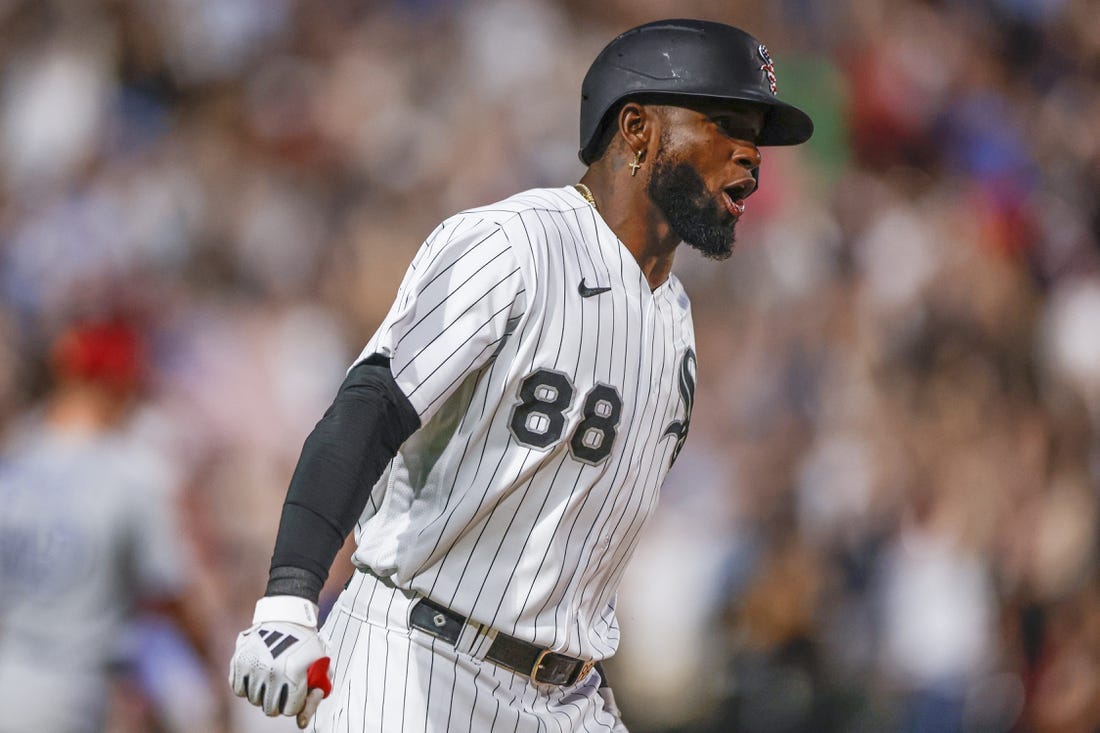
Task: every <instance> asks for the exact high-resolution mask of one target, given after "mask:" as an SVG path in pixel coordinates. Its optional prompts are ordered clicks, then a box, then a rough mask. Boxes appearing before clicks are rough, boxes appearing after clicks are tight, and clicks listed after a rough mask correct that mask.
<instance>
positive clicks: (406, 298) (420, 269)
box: [357, 215, 526, 424]
mask: <svg viewBox="0 0 1100 733" xmlns="http://www.w3.org/2000/svg"><path fill="white" fill-rule="evenodd" d="M525 293H526V288H525V286H524V278H523V273H522V272H521V270H520V266H519V263H518V261H517V258H516V256H515V253H514V252H513V250H512V244H511V243H510V242H509V240H508V237H507V235H506V234H505V232H504V231H503V230H502V228H501V227H500V225H499V224H496V223H494V222H490V221H486V220H482V219H478V218H476V217H475V216H472V215H467V216H459V217H454V218H452V219H448V220H447V221H445V222H444V223H443V224H442V225H440V226H439V227H438V228H437V229H436V230H435V231H434V232H433V233H432V235H431V236H430V237H429V238H428V240H427V241H426V242H425V243H424V245H423V246H422V247H421V248H420V251H419V252H418V254H417V256H416V258H415V259H414V260H413V262H412V264H411V265H410V267H409V270H408V272H407V273H406V275H405V279H404V280H403V281H402V283H401V287H400V289H399V290H398V292H397V298H396V299H395V301H394V304H393V306H392V307H391V309H390V312H389V314H388V315H387V316H386V319H385V320H384V321H383V322H382V325H381V326H379V328H378V331H377V332H375V334H374V336H373V337H372V338H371V340H370V341H369V342H368V343H367V345H366V347H365V348H364V349H363V353H362V354H361V355H360V357H359V360H358V361H362V360H363V359H365V358H367V357H368V356H370V355H371V354H375V353H378V354H382V355H383V356H386V357H388V358H389V360H390V370H391V371H392V372H393V377H394V380H395V381H396V382H397V385H398V387H399V388H400V389H401V391H402V392H403V393H404V394H405V396H406V397H408V399H409V402H410V403H412V405H413V408H414V409H415V410H416V412H417V414H418V415H419V416H420V422H421V424H424V423H426V422H427V421H428V420H430V419H431V417H432V416H433V415H434V414H435V412H436V410H438V409H439V407H440V405H442V404H443V403H444V402H446V399H447V397H449V396H450V395H451V394H452V393H453V392H454V391H455V389H457V387H458V386H459V385H460V384H461V383H462V381H463V380H464V379H465V377H466V375H468V374H470V373H472V372H474V371H476V370H478V369H480V368H481V367H483V366H484V365H485V364H486V363H488V362H489V360H490V359H492V358H493V356H494V355H495V354H496V353H497V352H498V351H499V349H500V347H501V346H502V342H503V341H504V339H505V338H507V336H508V334H509V333H510V331H511V329H512V328H514V327H515V324H516V323H517V322H518V321H519V319H520V318H521V317H522V315H523V310H524V307H525V300H524V295H525ZM358 361H357V363H358Z"/></svg>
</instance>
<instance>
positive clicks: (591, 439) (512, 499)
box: [229, 20, 813, 733]
mask: <svg viewBox="0 0 1100 733" xmlns="http://www.w3.org/2000/svg"><path fill="white" fill-rule="evenodd" d="M775 79H776V77H775V69H774V65H773V63H772V60H771V58H770V57H769V55H768V52H767V50H766V49H765V47H764V46H763V45H762V44H761V43H760V42H758V41H757V40H756V39H754V38H753V37H752V36H750V35H749V34H747V33H745V32H743V31H741V30H738V29H736V28H732V27H730V26H726V25H722V24H719V23H712V22H703V21H697V20H668V21H660V22H656V23H650V24H647V25H644V26H641V27H638V28H635V29H633V30H630V31H627V32H626V33H624V34H623V35H621V36H619V37H618V38H616V39H615V40H613V41H612V42H611V43H610V44H609V45H608V46H607V48H605V49H604V50H603V52H601V53H600V55H599V56H598V57H597V58H596V60H595V62H594V63H593V64H592V67H591V68H590V69H589V71H588V74H587V75H586V77H585V79H584V83H583V86H582V90H581V100H582V101H581V136H580V137H581V140H580V142H581V146H580V158H581V160H582V161H583V162H584V163H585V164H586V165H588V166H589V167H588V170H587V172H586V173H585V175H584V176H583V178H582V179H581V182H580V183H578V184H576V185H572V186H565V187H562V188H553V189H538V190H532V191H526V192H524V193H520V194H517V195H515V196H512V197H511V198H508V199H505V200H504V201H500V202H498V203H495V204H491V205H489V206H484V207H481V208H476V209H471V210H469V211H464V212H462V213H460V214H458V215H456V216H454V217H452V218H450V219H448V220H446V221H444V222H443V223H442V224H440V225H439V227H438V228H436V230H435V231H434V232H432V234H431V235H430V236H429V237H428V239H427V241H426V242H425V243H424V245H423V247H422V248H421V249H420V251H419V253H418V254H417V255H416V257H415V259H414V260H413V262H412V264H411V265H410V267H409V269H408V272H407V274H406V276H405V279H404V281H403V282H402V284H401V286H400V289H399V290H398V294H397V298H396V300H395V302H394V304H393V307H392V308H391V310H390V312H389V314H388V315H387V316H386V318H385V320H384V321H383V323H382V325H381V326H380V327H379V328H378V331H377V332H376V333H375V334H374V336H373V337H372V338H371V339H370V341H369V342H368V343H367V345H366V348H364V349H363V353H362V355H361V356H360V358H359V359H358V360H357V361H356V363H355V364H354V365H353V366H352V368H351V369H350V370H349V372H348V374H347V378H346V380H345V381H344V383H343V385H342V386H341V388H340V390H339V393H338V394H337V396H336V398H335V400H334V402H333V404H332V407H331V408H330V409H329V410H328V411H327V412H326V413H325V416H324V417H323V418H322V419H321V421H320V422H319V423H318V424H317V427H316V428H315V429H314V431H313V432H312V434H311V435H310V436H309V438H308V439H307V441H306V444H305V446H304V448H303V450H302V456H301V458H300V460H299V463H298V466H297V468H296V470H295V472H294V476H293V478H292V479H291V482H290V488H289V491H288V494H287V499H286V502H285V505H284V508H283V516H282V521H281V523H280V526H279V532H278V536H277V539H276V542H275V551H274V556H273V558H272V564H271V572H270V576H269V581H268V588H267V592H266V595H265V597H264V598H262V599H260V601H259V602H258V603H257V605H256V612H255V615H254V617H253V625H252V626H251V627H250V628H249V629H248V630H246V631H244V632H243V633H241V635H240V636H239V637H238V640H237V647H236V652H235V654H234V656H233V660H232V662H231V665H230V673H229V681H230V684H231V686H232V688H233V690H234V692H235V693H236V694H238V695H241V696H247V698H248V699H249V700H250V701H251V702H252V703H254V704H255V705H258V706H261V707H262V708H263V710H264V711H265V712H266V713H267V714H269V715H278V714H286V715H296V716H297V717H298V724H299V726H301V727H303V728H304V727H306V726H307V725H312V728H311V729H312V730H315V731H349V732H352V731H354V732H356V733H358V732H360V731H385V732H386V733H396V732H398V731H400V732H402V733H411V732H413V731H417V732H421V733H426V732H428V731H432V732H440V733H442V732H444V731H509V732H512V733H515V732H529V733H538V732H540V731H551V730H554V731H566V730H568V731H610V730H615V731H623V730H625V728H624V727H623V725H622V723H621V721H620V720H619V716H618V710H617V709H616V707H615V704H614V698H613V696H612V695H611V693H610V688H609V687H608V686H607V680H606V677H605V675H604V674H603V672H602V670H601V669H600V666H599V662H600V660H603V659H606V658H607V657H609V656H611V655H612V654H613V653H614V652H615V648H616V646H617V645H618V641H619V629H618V624H617V622H616V618H615V589H616V587H617V586H618V584H619V581H620V578H621V577H622V574H623V570H624V568H625V566H626V563H627V560H628V559H629V557H630V555H631V553H632V552H633V550H634V547H635V545H636V543H637V541H638V536H639V533H640V531H641V529H642V526H643V525H644V524H645V520H646V517H647V516H648V515H649V514H650V512H651V511H653V509H654V507H655V505H656V502H657V495H658V491H659V489H660V486H661V482H662V481H663V479H664V477H665V474H666V473H667V471H668V469H669V467H670V466H671V465H672V463H673V461H675V460H676V456H677V455H678V453H679V452H680V449H681V448H682V447H683V444H684V440H685V438H686V437H687V434H688V428H689V425H690V421H691V408H692V400H693V392H694V386H695V375H696V356H695V345H694V335H693V332H692V322H691V311H690V306H689V301H688V297H687V295H686V294H685V292H684V289H683V287H682V286H681V285H680V282H679V281H678V280H677V279H676V277H675V276H674V275H672V274H671V268H672V262H673V255H674V253H675V251H676V248H677V247H678V245H679V244H680V243H681V242H685V243H687V244H688V245H689V246H691V247H693V248H695V249H698V250H700V251H701V252H702V253H703V254H704V255H706V256H708V257H712V258H715V259H722V258H725V257H727V256H729V254H730V251H731V248H732V244H733V239H734V228H735V226H736V224H737V221H738V219H739V218H740V217H741V216H742V214H743V213H744V211H745V199H746V198H747V197H748V196H749V194H751V193H752V191H753V190H754V188H755V186H756V172H757V169H758V167H759V165H760V152H759V149H758V148H759V146H762V145H791V144H797V143H801V142H803V141H805V140H807V139H808V138H809V137H810V135H811V133H812V130H813V125H812V123H811V121H810V119H809V117H808V116H807V115H806V114H805V113H803V112H802V111H800V110H798V109H796V108H795V107H792V106H791V105H789V104H787V103H785V102H782V101H780V100H779V99H778V97H777V96H776V92H777V88H776V80H775ZM352 530H354V532H355V538H356V541H357V549H356V552H355V554H354V556H353V562H354V564H355V565H356V567H357V568H358V571H357V572H355V573H353V576H352V578H351V579H350V580H349V581H348V584H347V586H346V588H345V590H344V592H343V593H342V594H341V596H340V598H339V600H338V601H337V603H336V606H335V608H334V609H333V612H332V613H331V614H330V616H329V618H328V620H327V621H326V622H325V624H324V628H322V629H321V630H320V631H318V630H317V626H316V624H317V606H316V601H317V598H318V594H319V592H320V589H321V586H322V584H323V583H324V581H325V579H326V576H327V573H328V570H329V567H330V565H331V562H332V560H333V557H334V556H335V554H336V552H337V551H338V550H339V548H340V546H341V544H342V543H343V541H344V539H345V537H346V535H347V534H348V533H350V532H351V531H352ZM330 659H331V663H330ZM330 680H331V684H330ZM330 686H331V689H332V694H331V695H329V694H328V693H329V690H330ZM322 698H324V702H320V701H321V700H322ZM318 703H320V705H319V707H318ZM315 711H316V715H314V712H315Z"/></svg>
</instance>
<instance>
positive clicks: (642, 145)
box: [619, 102, 658, 160]
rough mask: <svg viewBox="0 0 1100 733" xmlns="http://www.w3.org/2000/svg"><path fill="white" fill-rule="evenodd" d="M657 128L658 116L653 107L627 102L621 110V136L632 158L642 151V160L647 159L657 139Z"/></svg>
mask: <svg viewBox="0 0 1100 733" xmlns="http://www.w3.org/2000/svg"><path fill="white" fill-rule="evenodd" d="M657 127H658V115H657V114H656V108H655V107H653V106H650V105H645V104H640V103H639V102H627V103H626V104H624V105H623V107H622V109H620V110H619V134H620V135H621V136H622V138H623V142H624V143H625V144H626V148H627V151H628V154H629V155H630V157H631V158H633V157H634V156H635V155H636V154H637V153H638V152H639V151H641V152H642V157H641V159H642V160H645V159H646V157H647V153H648V151H649V147H650V144H651V143H652V142H653V141H654V140H656V139H657V138H656V135H657V132H658V129H657Z"/></svg>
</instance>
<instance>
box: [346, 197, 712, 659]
mask: <svg viewBox="0 0 1100 733" xmlns="http://www.w3.org/2000/svg"><path fill="white" fill-rule="evenodd" d="M694 346H695V344H694V332H693V329H692V321H691V310H690V305H689V301H688V298H687V295H686V294H685V293H684V290H683V288H682V287H681V285H680V283H679V281H678V280H677V279H676V277H674V276H671V277H669V279H668V280H667V281H666V282H665V283H663V284H662V285H661V286H660V287H658V288H657V289H656V290H654V291H651V290H650V287H649V283H648V282H647V281H646V278H645V276H644V274H643V273H642V271H641V269H640V268H639V266H638V264H637V262H636V261H635V260H634V258H633V256H632V255H631V253H630V252H629V251H628V250H627V249H626V248H625V247H624V246H623V245H622V244H621V243H620V242H619V240H618V238H617V237H616V236H615V234H614V232H612V231H611V229H610V228H609V227H608V226H607V224H606V223H605V222H604V221H603V219H602V218H601V217H600V216H599V214H598V213H597V212H596V211H595V210H594V209H593V208H592V207H591V206H590V205H589V204H588V203H587V202H586V201H585V200H584V198H583V197H582V196H581V195H580V194H579V193H577V191H576V190H575V189H573V188H572V187H566V188H560V189H536V190H532V191H527V192H524V193H520V194H517V195H515V196H513V197H511V198H509V199H506V200H504V201H502V202H499V203H497V204H493V205H490V206H485V207H481V208H477V209H472V210H470V211H466V212H463V213H461V214H458V215H456V216H454V217H452V218H450V219H448V220H447V221H445V222H444V223H443V224H442V225H440V226H439V227H438V228H437V229H436V231H435V232H433V233H432V235H431V236H430V237H429V238H428V240H427V241H426V242H425V243H424V246H423V247H422V248H421V250H420V252H419V253H418V254H417V256H416V258H415V259H414V261H413V263H412V265H411V266H410V268H409V270H408V273H407V275H406V277H405V279H404V281H403V282H402V284H401V287H400V289H399V291H398V294H397V298H396V301H395V302H394V305H393V308H392V309H391V311H390V313H389V315H388V316H387V317H386V319H385V321H384V322H383V323H382V325H381V326H380V327H379V329H378V331H377V333H375V335H374V337H373V338H372V339H371V340H370V342H369V343H368V344H367V346H366V348H365V349H364V351H363V358H365V357H366V356H368V355H370V354H372V353H375V352H377V353H381V354H384V355H386V356H388V357H389V358H390V366H391V369H392V371H393V375H394V378H395V379H396V381H397V384H398V386H399V387H400V388H401V389H402V391H403V392H404V393H405V394H406V395H407V396H408V398H409V400H410V401H411V403H412V405H413V407H414V408H415V409H416V410H417V412H418V413H419V415H420V418H421V422H422V426H423V427H422V428H421V429H420V430H419V431H417V432H416V433H415V434H413V436H412V437H411V438H409V439H408V441H406V443H405V445H404V446H402V448H401V450H400V451H399V453H398V455H397V457H396V458H394V460H393V461H392V462H391V464H390V466H389V468H388V469H387V471H386V472H385V473H384V475H383V476H382V478H381V479H380V480H379V482H378V484H377V485H376V486H375V487H374V490H373V493H372V496H371V502H370V503H369V505H368V507H367V509H366V510H365V512H364V514H363V516H362V518H361V520H360V522H359V525H358V526H357V529H356V539H357V541H358V545H359V546H358V549H357V551H356V553H355V556H354V561H355V562H356V563H357V564H359V565H361V566H366V567H370V568H372V569H373V570H374V571H375V572H376V573H377V574H379V575H383V576H388V577H390V578H391V579H392V580H393V581H394V582H395V583H396V584H397V585H398V586H400V587H402V588H407V589H411V590H414V591H417V592H419V593H421V594H424V595H426V596H429V597H430V598H432V599H434V600H436V601H437V602H439V603H442V604H444V605H446V606H449V607H450V608H452V609H454V610H456V611H458V612H460V613H462V614H465V615H467V616H470V617H471V618H473V619H474V620H476V621H478V622H480V623H482V624H485V625H487V626H490V627H493V628H495V629H498V630H500V631H504V632H506V633H508V634H512V635H514V636H518V637H520V638H523V639H526V640H528V641H531V642H533V643H535V644H538V645H540V646H544V647H549V648H552V649H554V650H557V651H560V652H563V653H565V654H568V655H571V656H575V657H582V658H586V659H602V658H605V657H607V656H610V655H611V654H613V653H614V650H615V648H616V646H617V644H618V637H619V633H618V625H617V621H616V618H615V610H614V602H615V589H616V587H617V586H618V583H619V580H620V578H621V577H622V573H623V570H624V568H625V565H626V561H627V559H628V558H629V556H630V555H631V553H632V552H633V550H634V547H635V544H636V543H637V540H638V534H639V532H640V531H641V528H642V525H643V524H644V523H645V520H646V517H647V516H648V515H649V513H650V512H651V511H652V510H653V508H654V506H655V505H656V502H657V495H658V490H659V488H660V486H661V483H662V481H663V480H664V477H665V474H666V473H667V471H668V469H669V467H670V465H671V464H672V461H673V460H675V456H676V453H677V452H678V450H679V448H680V446H681V445H682V443H683V438H684V437H685V436H686V434H687V423H688V419H689V415H690V409H691V400H692V392H693V391H694V384H695V353H694Z"/></svg>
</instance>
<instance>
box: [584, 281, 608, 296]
mask: <svg viewBox="0 0 1100 733" xmlns="http://www.w3.org/2000/svg"><path fill="white" fill-rule="evenodd" d="M610 289H611V286H610V285H609V286H607V287H606V288H590V287H588V286H587V285H585V284H584V278H583V277H582V278H581V284H580V285H578V286H577V292H578V293H580V294H581V297H582V298H591V297H592V296H593V295H599V294H600V293H606V292H607V291H608V290H610Z"/></svg>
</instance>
